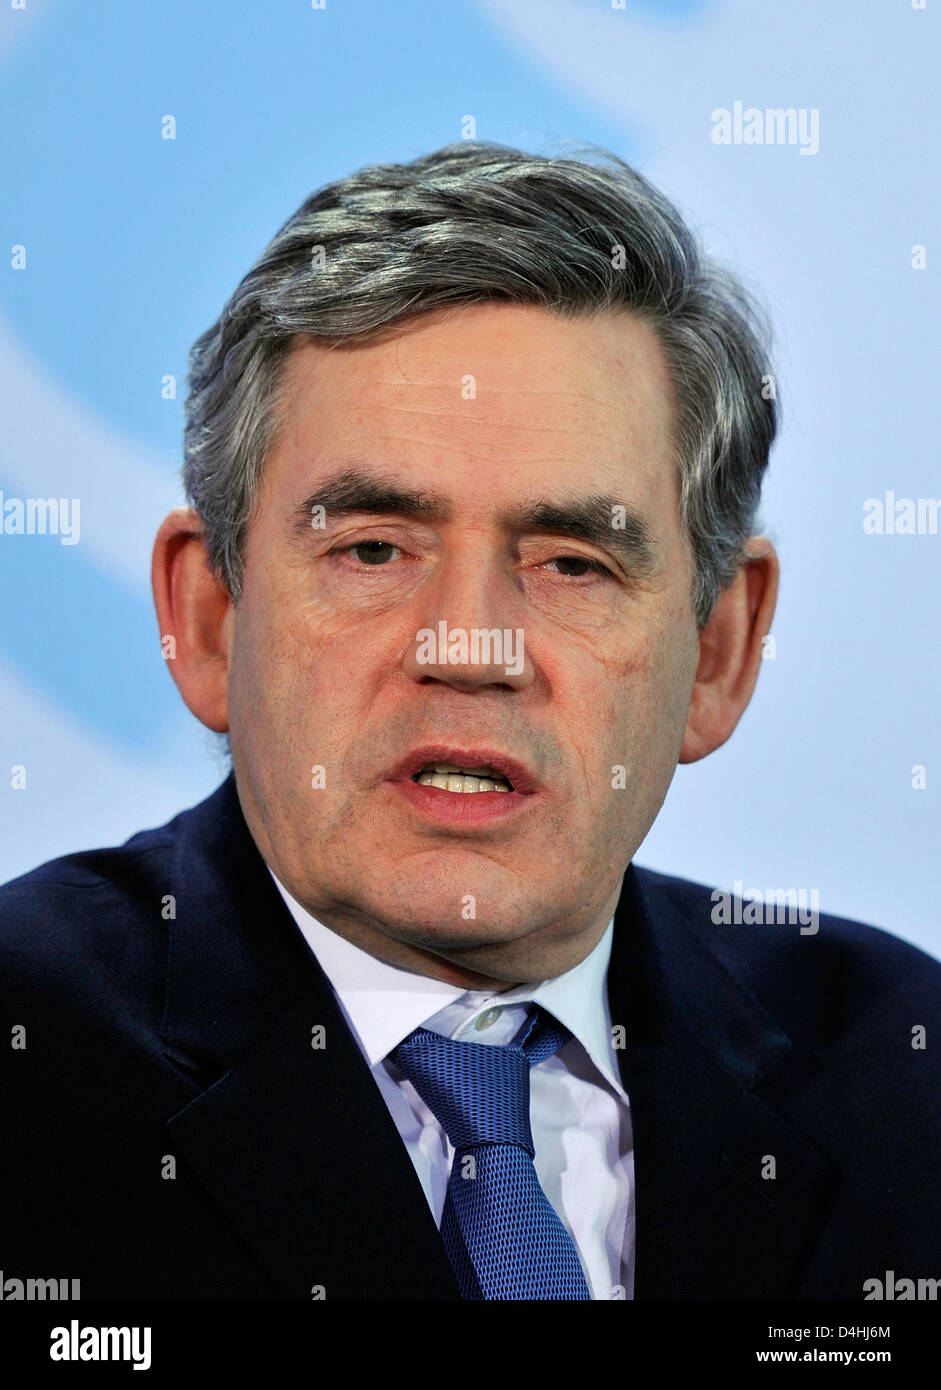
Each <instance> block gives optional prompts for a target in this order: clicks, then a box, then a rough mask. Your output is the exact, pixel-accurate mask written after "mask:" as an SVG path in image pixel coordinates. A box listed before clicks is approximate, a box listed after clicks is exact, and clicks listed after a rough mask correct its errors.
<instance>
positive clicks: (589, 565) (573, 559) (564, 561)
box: [546, 555, 611, 579]
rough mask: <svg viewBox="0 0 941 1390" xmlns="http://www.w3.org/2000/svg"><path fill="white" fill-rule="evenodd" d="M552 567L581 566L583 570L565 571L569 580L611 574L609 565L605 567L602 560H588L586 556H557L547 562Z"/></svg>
mask: <svg viewBox="0 0 941 1390" xmlns="http://www.w3.org/2000/svg"><path fill="white" fill-rule="evenodd" d="M546 563H547V564H550V565H576V566H578V565H581V566H582V569H581V570H580V571H579V570H576V571H575V572H573V571H572V570H570V569H569V570H563V573H564V574H565V576H566V578H567V579H581V578H583V577H584V575H585V574H608V575H609V574H610V573H611V571H610V570H609V569H608V567H607V565H603V564H602V563H601V561H600V560H588V559H586V558H585V556H584V555H556V556H554V557H553V559H551V560H547V561H546Z"/></svg>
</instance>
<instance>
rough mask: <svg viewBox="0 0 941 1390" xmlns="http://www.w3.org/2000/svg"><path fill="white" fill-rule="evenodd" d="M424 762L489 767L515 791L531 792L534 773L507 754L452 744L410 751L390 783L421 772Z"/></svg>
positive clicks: (424, 745) (398, 766)
mask: <svg viewBox="0 0 941 1390" xmlns="http://www.w3.org/2000/svg"><path fill="white" fill-rule="evenodd" d="M426 763H451V764H452V766H453V767H492V768H493V770H494V772H499V773H500V775H501V777H505V778H506V779H507V781H508V782H509V783H510V785H511V786H512V788H513V790H514V791H515V792H534V791H536V790H537V785H538V784H537V782H536V778H535V776H534V774H533V773H532V772H531V771H530V770H529V768H528V767H526V766H525V765H524V764H523V763H521V762H518V761H517V759H516V758H511V757H510V755H509V754H508V753H500V752H499V751H498V750H497V749H495V748H468V747H462V748H459V747H457V746H456V745H455V744H451V743H424V744H422V746H421V747H420V748H413V749H412V751H411V752H410V753H407V754H406V755H405V757H404V758H403V759H402V761H401V762H400V763H398V764H397V766H396V767H395V768H394V769H393V771H392V780H393V781H405V780H406V779H407V778H410V777H414V775H415V773H416V772H421V770H422V768H423V767H424V766H425V764H426Z"/></svg>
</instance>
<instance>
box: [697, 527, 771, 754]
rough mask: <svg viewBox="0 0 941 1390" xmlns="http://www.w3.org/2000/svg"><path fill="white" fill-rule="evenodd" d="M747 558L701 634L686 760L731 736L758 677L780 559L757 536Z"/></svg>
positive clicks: (763, 540)
mask: <svg viewBox="0 0 941 1390" xmlns="http://www.w3.org/2000/svg"><path fill="white" fill-rule="evenodd" d="M746 548H747V552H748V556H749V558H748V560H746V562H745V563H744V564H743V565H742V567H741V568H740V569H739V571H738V574H737V575H736V576H735V579H734V580H733V581H732V583H731V584H730V585H729V587H728V588H727V589H724V590H723V592H722V593H721V594H720V596H719V599H718V602H717V603H716V606H715V609H714V611H713V613H712V616H711V618H710V619H709V622H708V623H707V624H706V626H705V627H704V628H703V630H702V632H701V633H700V637H699V664H698V667H697V670H696V680H695V684H694V686H693V692H692V697H691V699H690V707H689V716H688V719H687V723H686V732H685V734H684V737H683V745H682V748H681V750H680V756H679V761H680V762H681V763H694V762H698V761H699V759H700V758H705V757H706V756H707V755H708V754H709V753H712V752H714V751H715V749H716V748H720V747H721V746H722V744H723V743H725V741H726V740H727V739H728V738H729V737H730V736H731V734H732V733H733V731H734V729H735V727H736V725H737V724H738V722H739V720H740V719H741V717H742V715H743V714H744V712H745V710H746V708H747V707H748V702H749V701H750V699H751V697H752V692H753V691H754V689H755V683H756V681H757V680H758V671H759V669H760V666H761V658H762V647H763V640H764V638H765V637H766V636H767V634H768V632H769V631H770V628H771V620H772V618H773V617H774V608H775V603H776V602H777V594H778V576H779V564H778V557H777V555H776V553H775V550H774V547H773V546H772V545H771V542H770V541H768V540H766V539H765V538H764V537H757V536H756V537H752V538H751V540H750V541H749V543H748V546H747V547H746Z"/></svg>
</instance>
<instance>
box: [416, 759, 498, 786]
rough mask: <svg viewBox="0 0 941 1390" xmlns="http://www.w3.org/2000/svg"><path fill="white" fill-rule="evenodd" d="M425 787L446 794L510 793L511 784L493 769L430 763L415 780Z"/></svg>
mask: <svg viewBox="0 0 941 1390" xmlns="http://www.w3.org/2000/svg"><path fill="white" fill-rule="evenodd" d="M415 780H416V781H417V782H418V783H419V784H420V785H421V786H423V787H440V789H441V790H442V791H446V792H508V791H510V790H511V787H510V784H509V782H508V781H507V780H506V778H505V777H504V776H503V774H502V773H501V772H496V771H495V770H494V769H493V768H492V767H483V766H481V767H475V768H473V769H470V768H461V767H455V766H454V764H453V763H428V764H427V765H426V766H425V767H423V768H422V770H421V772H420V773H418V775H417V777H416V779H415Z"/></svg>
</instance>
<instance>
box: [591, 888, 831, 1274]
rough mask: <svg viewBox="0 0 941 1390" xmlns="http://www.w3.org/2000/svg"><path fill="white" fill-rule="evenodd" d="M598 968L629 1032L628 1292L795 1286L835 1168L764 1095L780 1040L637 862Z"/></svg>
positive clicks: (625, 1059) (625, 1060)
mask: <svg viewBox="0 0 941 1390" xmlns="http://www.w3.org/2000/svg"><path fill="white" fill-rule="evenodd" d="M645 890H646V891H645ZM608 978H609V1001H610V1005H611V1018H612V1023H613V1024H618V1023H621V1024H623V1026H624V1028H625V1032H626V1046H625V1047H624V1049H623V1050H622V1052H621V1053H620V1062H621V1074H622V1081H623V1084H624V1087H625V1090H626V1091H627V1093H628V1096H629V1098H630V1104H631V1119H632V1126H633V1135H634V1158H635V1184H636V1192H635V1211H636V1250H635V1261H636V1262H635V1287H634V1294H635V1298H637V1299H684V1298H685V1299H694V1298H717V1299H733V1298H787V1297H793V1296H794V1295H795V1294H796V1293H797V1291H798V1289H799V1286H800V1280H801V1274H802V1271H803V1270H804V1269H805V1267H806V1265H807V1263H808V1261H809V1258H810V1255H811V1253H812V1251H813V1248H814V1246H815V1244H816V1242H817V1239H818V1238H819V1233H820V1230H821V1227H822V1224H823V1222H824V1220H825V1219H826V1215H827V1213H828V1211H829V1209H830V1207H831V1204H832V1200H833V1197H834V1194H835V1190H836V1185H837V1182H838V1173H837V1172H836V1170H835V1166H834V1165H833V1164H832V1162H831V1161H830V1160H829V1159H828V1158H827V1157H826V1156H825V1155H823V1154H821V1153H819V1152H818V1151H817V1150H816V1149H815V1148H814V1147H813V1146H812V1145H811V1144H810V1143H809V1142H808V1141H807V1140H806V1139H805V1138H804V1137H803V1135H801V1134H800V1133H798V1132H797V1131H796V1130H795V1129H794V1127H793V1126H792V1125H791V1124H790V1123H789V1121H788V1120H787V1119H786V1118H785V1117H783V1116H781V1115H780V1114H778V1113H777V1112H776V1111H775V1110H774V1109H773V1108H772V1107H771V1106H770V1105H768V1104H766V1103H765V1102H764V1101H763V1100H762V1099H761V1098H760V1081H761V1078H762V1076H763V1075H765V1073H766V1072H768V1071H769V1070H770V1068H771V1067H772V1066H773V1065H774V1063H776V1062H777V1061H779V1060H780V1059H781V1058H783V1057H784V1056H785V1055H786V1054H787V1053H788V1051H789V1050H790V1041H789V1039H788V1038H787V1037H786V1035H785V1034H784V1033H783V1032H782V1031H781V1029H780V1028H779V1027H778V1025H777V1024H776V1022H775V1020H774V1019H772V1018H771V1017H770V1015H769V1014H768V1013H767V1012H766V1011H765V1009H764V1008H763V1006H762V1005H761V1004H760V1003H759V1002H758V1001H757V1000H756V999H755V998H754V997H753V996H752V995H751V994H750V993H748V992H747V991H746V990H745V989H744V988H743V987H742V986H740V985H739V984H738V983H737V982H736V981H735V980H734V979H733V977H732V976H731V975H730V974H729V973H728V972H727V971H726V970H725V968H724V967H723V966H722V965H721V964H720V962H719V961H718V960H717V959H716V958H715V957H714V956H713V955H712V954H711V953H710V952H709V951H708V949H707V948H706V946H705V945H704V944H703V942H702V941H701V940H700V938H699V937H698V936H697V935H696V933H695V931H694V930H693V929H692V928H691V926H690V925H689V924H688V923H687V922H686V921H685V919H684V914H683V913H682V912H681V911H680V910H679V909H678V908H677V907H676V906H675V905H674V903H673V902H672V901H671V900H670V899H668V898H667V897H666V895H665V894H663V893H662V891H657V890H656V886H655V885H654V884H652V882H651V880H650V878H649V877H648V876H646V875H644V871H643V870H640V871H638V870H636V869H634V867H633V866H629V868H628V870H627V873H626V874H625V878H624V886H623V890H622V894H621V899H620V902H619V905H618V911H617V918H616V923H615V935H614V946H613V948H612V957H611V965H610V969H609V977H608ZM771 1161H773V1164H774V1172H775V1176H774V1178H764V1177H763V1176H762V1172H763V1170H764V1171H765V1172H768V1171H770V1162H771Z"/></svg>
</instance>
